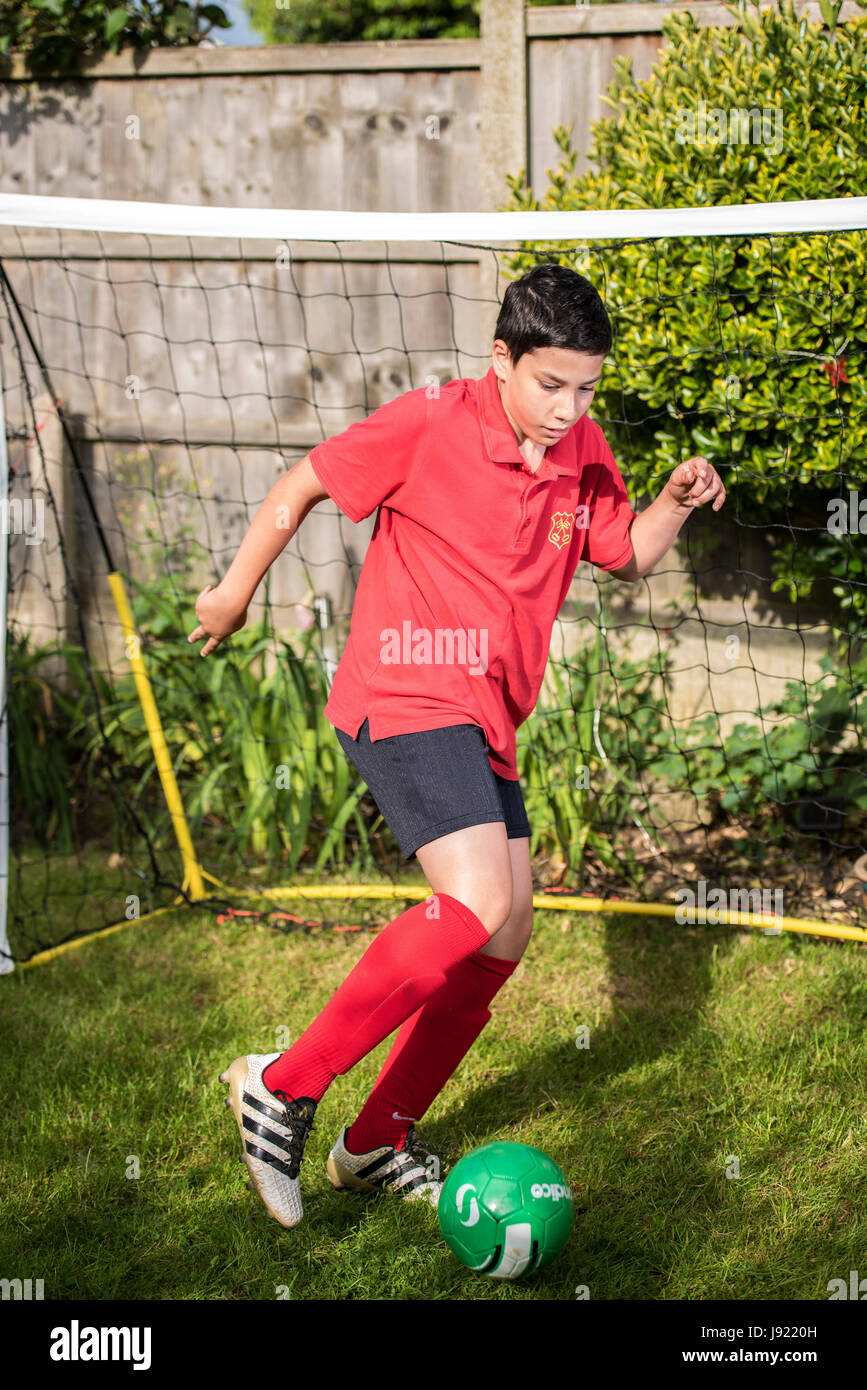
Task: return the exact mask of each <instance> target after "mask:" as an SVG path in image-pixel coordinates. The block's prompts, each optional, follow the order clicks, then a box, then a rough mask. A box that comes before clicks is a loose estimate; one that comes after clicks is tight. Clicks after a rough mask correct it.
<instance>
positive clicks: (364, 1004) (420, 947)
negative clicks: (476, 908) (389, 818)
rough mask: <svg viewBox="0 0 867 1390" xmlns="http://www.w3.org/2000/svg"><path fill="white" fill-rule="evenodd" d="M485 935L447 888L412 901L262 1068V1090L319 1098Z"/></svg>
mask: <svg viewBox="0 0 867 1390" xmlns="http://www.w3.org/2000/svg"><path fill="white" fill-rule="evenodd" d="M489 940H490V936H489V934H488V932H487V931H486V930H485V928H484V926H483V925H482V923H481V922H480V921H479V919H478V917H477V916H476V915H475V913H474V912H471V911H470V909H469V908H468V907H467V906H466V905H465V904H464V903H462V902H459V901H458V899H457V898H453V897H451V896H450V895H449V894H448V893H436V894H434V895H433V897H432V899H430V898H429V899H427V900H426V901H425V902H420V903H416V904H415V905H414V906H413V907H410V908H408V909H407V911H406V912H402V913H401V915H400V916H399V917H396V918H395V920H394V921H393V922H389V924H388V926H387V927H385V928H384V930H383V931H381V932H380V933H379V935H378V936H377V937H376V938H375V939H374V940H373V941H372V942H371V943H370V945H369V946H368V948H367V950H366V951H365V953H364V955H363V956H362V957H361V960H360V961H359V962H358V964H357V965H356V966H355V967H354V969H353V970H351V971H350V972H349V974H348V975H347V977H346V979H345V980H344V981H343V984H342V985H341V986H340V988H339V989H338V990H337V991H336V992H335V993H334V994H333V995H332V996H331V998H330V999H329V1001H328V1003H327V1004H326V1005H325V1008H324V1009H323V1010H322V1012H321V1014H320V1015H319V1017H318V1018H316V1019H314V1021H313V1023H311V1025H310V1027H309V1028H308V1029H307V1031H306V1032H305V1033H302V1035H301V1037H300V1038H299V1039H298V1041H297V1042H296V1043H294V1044H293V1046H292V1047H290V1048H289V1049H288V1051H286V1052H284V1053H283V1055H282V1057H278V1058H277V1059H276V1060H275V1061H273V1062H271V1063H270V1064H269V1065H268V1066H267V1067H266V1068H265V1071H264V1073H263V1077H262V1079H263V1081H264V1082H265V1085H266V1086H267V1087H268V1089H269V1091H273V1092H274V1093H275V1094H276V1093H277V1091H283V1092H285V1093H286V1094H287V1095H288V1096H289V1098H290V1099H295V1100H297V1099H298V1098H299V1097H301V1096H310V1097H311V1098H312V1099H313V1100H315V1101H319V1100H321V1099H322V1097H323V1096H324V1094H325V1092H326V1091H327V1090H328V1087H329V1086H330V1085H331V1083H332V1081H333V1080H334V1078H335V1076H342V1075H343V1073H344V1072H347V1071H349V1070H350V1069H351V1068H352V1067H354V1066H355V1063H356V1062H358V1061H360V1060H361V1058H362V1057H366V1056H367V1054H368V1052H371V1051H372V1050H373V1048H374V1047H376V1046H377V1045H378V1044H379V1043H381V1042H382V1040H383V1038H387V1037H388V1035H389V1033H393V1032H394V1030H395V1028H398V1027H399V1026H400V1024H401V1023H403V1021H404V1019H406V1018H408V1017H409V1015H410V1014H412V1013H414V1012H415V1011H416V1010H417V1009H419V1008H420V1007H421V1006H422V1005H423V1004H424V1003H425V1002H426V1000H428V999H429V998H430V996H431V995H432V994H434V993H435V992H436V991H437V990H438V989H440V988H441V986H442V985H443V984H445V980H446V974H447V972H448V970H449V969H450V968H451V966H453V965H456V964H457V962H458V961H460V960H463V959H464V958H465V957H466V956H468V955H470V954H471V953H472V952H473V951H475V950H478V948H479V947H480V946H484V945H486V944H487V942H488V941H489Z"/></svg>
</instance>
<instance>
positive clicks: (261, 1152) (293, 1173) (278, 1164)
mask: <svg viewBox="0 0 867 1390" xmlns="http://www.w3.org/2000/svg"><path fill="white" fill-rule="evenodd" d="M244 1147H245V1149H246V1150H247V1153H248V1154H252V1156H253V1158H258V1159H261V1161H262V1162H263V1163H267V1164H268V1165H269V1167H271V1168H276V1169H277V1171H278V1173H285V1174H286V1177H287V1178H297V1176H298V1169H297V1168H296V1167H294V1165H293V1166H292V1167H290V1165H289V1164H288V1163H284V1162H283V1160H282V1158H277V1157H276V1156H275V1155H274V1154H272V1153H271V1151H270V1149H260V1148H259V1145H258V1144H252V1143H251V1142H250V1140H249V1139H248V1140H247V1142H246V1144H245V1145H244Z"/></svg>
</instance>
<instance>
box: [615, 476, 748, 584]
mask: <svg viewBox="0 0 867 1390" xmlns="http://www.w3.org/2000/svg"><path fill="white" fill-rule="evenodd" d="M725 497H726V490H725V488H724V487H723V484H722V479H721V478H720V476H719V474H718V473H717V472H716V470H715V469H714V468H713V467H712V466H711V465H710V464H709V463H708V461H707V459H704V458H694V459H687V460H686V462H685V463H679V464H678V466H677V468H675V470H674V472H673V473H672V475H671V477H670V478H669V480H668V482H667V483H666V484H665V487H664V488H663V489H662V492H661V493H660V494H659V496H658V497H657V498H656V499H655V500H654V501H653V502H651V504H650V506H649V507H647V508H646V509H645V511H643V512H639V514H638V516H636V517H634V518H633V520H632V522H631V524H630V527H629V539H630V540H631V542H632V559H631V560H630V561H629V562H628V564H626V565H623V566H622V567H621V568H620V569H619V570H612V571H611V573H612V574H613V575H614V576H615V578H617V579H625V580H626V581H627V582H630V583H634V582H635V581H636V580H638V579H641V578H643V577H644V575H645V574H649V573H650V571H651V570H652V569H653V567H654V565H656V564H658V563H659V561H660V560H661V559H662V557H663V555H664V554H665V553H666V551H667V550H669V549H670V548H671V546H672V545H673V544H674V542H675V540H676V539H677V534H678V532H679V531H680V528H681V526H682V525H683V523H684V522H685V521H686V519H687V517H688V516H690V515H691V513H692V512H693V510H694V508H696V507H702V506H704V504H705V503H706V502H709V501H710V500H711V498H715V499H716V500H715V501H714V504H713V509H714V511H715V512H718V511H719V509H720V507H721V506H722V504H723V502H724V501H725Z"/></svg>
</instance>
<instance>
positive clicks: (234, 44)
mask: <svg viewBox="0 0 867 1390" xmlns="http://www.w3.org/2000/svg"><path fill="white" fill-rule="evenodd" d="M217 2H218V4H220V5H221V6H222V8H223V9H224V10H225V11H226V14H227V15H228V16H229V19H231V20H232V27H231V29H214V30H213V32H212V35H211V37H212V38H215V39H217V40H218V41H219V42H220V43H223V44H226V46H227V47H229V48H252V47H256V46H257V45H259V44H262V43H264V39H263V38H262V35H261V34H254V33H253V30H252V29H251V28H250V21H249V19H248V18H247V16H246V15H245V14H244V11H243V10H242V8H241V0H217Z"/></svg>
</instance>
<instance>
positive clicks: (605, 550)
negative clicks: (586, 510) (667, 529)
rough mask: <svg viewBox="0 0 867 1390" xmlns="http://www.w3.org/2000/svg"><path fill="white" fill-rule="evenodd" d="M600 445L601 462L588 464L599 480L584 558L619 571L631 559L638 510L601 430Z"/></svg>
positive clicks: (592, 563) (592, 499) (593, 498)
mask: <svg viewBox="0 0 867 1390" xmlns="http://www.w3.org/2000/svg"><path fill="white" fill-rule="evenodd" d="M597 437H598V440H600V441H601V448H600V449H599V451H598V452H597V455H596V457H597V459H599V460H600V461H599V462H595V463H594V464H591V465H589V469H588V471H589V472H591V473H592V472H593V470H594V469H595V472H596V482H595V486H594V488H593V494H592V498H591V500H590V502H589V507H590V525H589V528H588V531H587V540H586V542H585V546H584V553H583V555H582V556H581V558H582V560H589V561H590V563H591V565H596V566H597V567H598V568H599V569H602V570H617V569H620V568H621V566H623V565H625V564H627V563H628V561H629V560H630V559H631V558H632V541H631V540H630V537H629V527H630V525H631V523H632V521H633V520H634V518H635V512H634V511H633V510H632V508H631V507H630V505H629V500H628V498H627V495H626V484H625V483H624V481H623V479H622V478H621V476H620V470H619V469H618V467H617V464H616V463H615V461H614V455H613V454H612V452H611V449H610V447H609V445H608V442H607V440H606V439H605V436H604V435H603V434H602V431H601V430H599V431H598V436H597Z"/></svg>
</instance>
